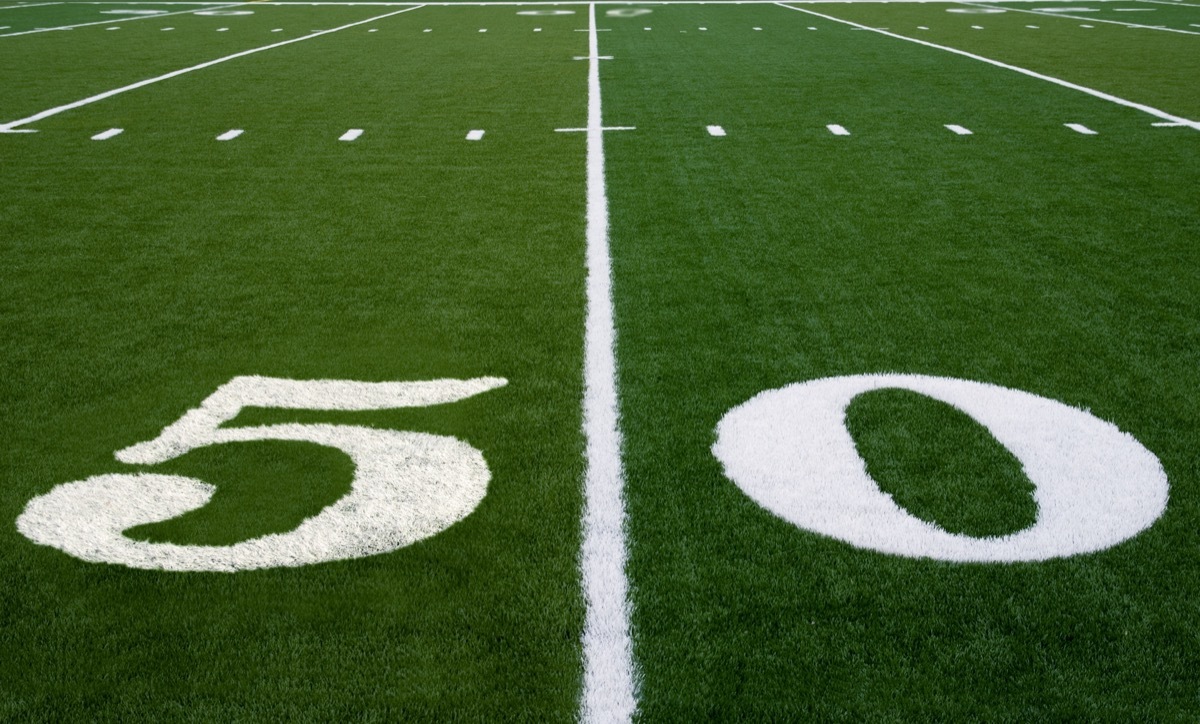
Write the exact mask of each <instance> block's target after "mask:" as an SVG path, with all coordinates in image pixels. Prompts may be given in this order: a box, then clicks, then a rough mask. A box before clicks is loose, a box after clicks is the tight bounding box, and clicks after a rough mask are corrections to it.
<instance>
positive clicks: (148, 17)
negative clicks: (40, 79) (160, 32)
mask: <svg viewBox="0 0 1200 724" xmlns="http://www.w3.org/2000/svg"><path fill="white" fill-rule="evenodd" d="M248 4H249V3H242V2H239V3H227V4H225V5H218V6H217V7H215V8H209V9H210V10H221V9H224V8H236V7H240V6H242V5H248ZM194 12H196V10H195V9H194V8H193V9H191V10H176V11H175V12H173V13H159V14H158V15H134V16H131V17H126V18H123V17H111V18H109V19H108V20H97V21H95V22H93V23H78V24H76V25H59V26H56V27H53V28H34V29H33V30H22V31H20V32H18V33H4V34H3V35H0V38H15V37H17V36H18V35H33V34H34V33H52V32H54V31H56V30H72V29H74V28H86V27H88V26H89V25H112V24H114V23H128V22H131V21H133V20H152V19H154V18H169V17H171V16H172V15H187V14H188V13H194Z"/></svg>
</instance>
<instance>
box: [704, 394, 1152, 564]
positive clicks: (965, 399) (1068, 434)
mask: <svg viewBox="0 0 1200 724" xmlns="http://www.w3.org/2000/svg"><path fill="white" fill-rule="evenodd" d="M882 389H904V390H911V391H913V392H917V393H919V394H922V395H925V396H927V397H931V398H933V399H935V400H940V401H942V402H944V403H946V404H949V405H952V406H953V407H955V408H958V409H959V410H961V411H962V412H964V413H966V414H967V415H969V416H970V417H972V418H973V419H974V420H975V421H976V422H978V423H979V424H981V425H983V426H984V427H986V428H987V429H988V431H989V432H991V433H992V435H993V436H994V437H995V438H996V440H997V441H998V442H999V443H1000V444H1001V445H1003V446H1004V447H1005V448H1007V449H1008V451H1009V452H1011V453H1012V454H1013V455H1014V456H1015V457H1016V458H1017V460H1019V461H1020V462H1021V465H1022V468H1023V470H1024V471H1025V474H1026V475H1027V476H1028V477H1029V480H1030V481H1031V482H1032V483H1033V485H1034V487H1035V490H1034V493H1033V498H1034V501H1035V502H1036V503H1037V507H1038V512H1037V519H1036V520H1035V521H1034V523H1033V525H1032V526H1030V527H1028V528H1026V529H1024V530H1021V531H1018V532H1016V533H1013V534H1011V535H1005V536H999V537H994V538H975V537H972V536H967V535H961V534H956V533H950V532H948V531H946V530H945V529H943V528H941V527H939V526H937V525H936V524H933V523H929V522H926V521H923V520H921V519H919V518H917V517H915V516H913V515H911V514H910V513H909V512H908V511H906V510H904V509H903V508H901V507H900V506H898V505H897V504H896V503H895V502H894V501H893V500H892V497H891V496H890V495H888V494H886V493H884V492H883V491H882V490H880V489H879V486H878V484H876V482H875V481H874V479H872V478H871V476H870V475H869V474H868V473H867V468H866V463H865V462H864V461H863V459H862V457H860V456H859V454H858V451H857V449H856V448H855V446H854V440H853V438H852V437H851V436H850V433H849V431H848V430H847V429H846V409H847V407H848V406H849V405H850V403H851V401H852V400H853V399H854V398H855V397H857V396H858V395H860V394H862V393H864V392H869V391H871V390H882ZM712 451H713V454H714V455H715V456H716V457H717V459H718V460H720V461H721V464H722V465H723V466H724V469H725V474H726V476H728V477H729V478H730V480H732V481H733V482H734V483H735V484H736V485H737V486H738V487H739V488H741V489H742V491H743V492H745V493H746V495H748V496H749V497H750V498H751V499H753V500H754V501H755V502H756V503H758V504H759V505H761V506H763V507H764V508H766V509H767V510H769V511H771V512H772V513H774V514H775V515H777V516H779V517H780V518H783V519H784V520H786V521H788V522H790V523H792V524H794V525H796V526H798V527H800V528H803V529H805V530H808V531H812V532H814V533H819V534H821V535H825V536H829V537H831V538H835V539H837V540H840V541H844V542H846V543H850V544H851V545H854V546H857V547H859V548H866V549H868V550H874V551H879V552H881V553H889V554H892V555H899V556H906V557H911V558H934V559H938V560H944V561H957V562H964V563H966V562H1015V561H1041V560H1046V559H1050V558H1063V557H1067V556H1073V555H1079V554H1082V553H1092V552H1095V551H1101V550H1104V549H1106V548H1110V547H1112V546H1115V545H1117V544H1118V543H1121V542H1122V541H1125V540H1128V539H1129V538H1132V537H1133V536H1135V535H1137V534H1138V533H1140V532H1142V531H1143V530H1145V529H1146V528H1149V527H1150V526H1151V525H1152V524H1153V523H1154V521H1155V520H1157V519H1158V517H1159V516H1160V515H1162V513H1163V510H1165V509H1166V505H1167V495H1168V483H1167V475H1166V473H1165V472H1164V470H1163V468H1162V465H1161V464H1160V463H1159V461H1158V458H1156V457H1155V456H1154V454H1153V453H1151V452H1150V451H1149V450H1147V449H1146V448H1145V447H1143V446H1142V445H1141V444H1140V443H1139V442H1138V441H1137V440H1136V439H1134V438H1133V436H1132V435H1129V434H1128V433H1124V432H1122V431H1121V430H1119V429H1118V428H1117V427H1116V426H1115V425H1113V424H1111V423H1109V422H1105V421H1103V420H1100V419H1098V418H1096V417H1094V416H1093V415H1091V414H1089V413H1087V412H1084V411H1083V410H1079V409H1076V408H1074V407H1069V406H1067V405H1064V404H1062V403H1061V402H1057V401H1055V400H1049V399H1046V398H1044V397H1039V396H1037V395H1033V394H1030V393H1028V392H1023V391H1020V390H1013V389H1009V388H1005V387H1000V386H998V385H992V384H987V383H983V382H971V381H967V380H957V379H950V378H945V377H926V376H922V375H890V374H883V375H855V376H849V377H831V378H827V379H821V380H813V381H810V382H804V383H799V384H794V385H789V386H787V387H782V388H779V389H775V390H769V391H767V392H763V393H760V394H759V395H757V396H755V397H754V398H752V399H751V400H749V401H747V402H745V403H743V404H741V405H739V406H737V407H735V408H733V409H732V410H730V411H729V412H728V413H726V414H725V416H724V417H723V418H721V421H720V423H719V424H718V425H717V441H716V443H715V444H714V445H713V448H712Z"/></svg>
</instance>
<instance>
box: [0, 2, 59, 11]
mask: <svg viewBox="0 0 1200 724" xmlns="http://www.w3.org/2000/svg"><path fill="white" fill-rule="evenodd" d="M62 4H63V3H29V4H28V5H5V6H4V7H2V8H0V10H18V9H20V8H44V7H46V6H48V5H62Z"/></svg>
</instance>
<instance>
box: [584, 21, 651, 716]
mask: <svg viewBox="0 0 1200 724" xmlns="http://www.w3.org/2000/svg"><path fill="white" fill-rule="evenodd" d="M588 57H589V59H590V60H589V61H588V119H587V324H586V329H585V333H584V358H583V359H584V361H583V376H584V393H583V433H584V437H585V439H586V441H587V471H586V473H585V477H584V514H583V549H582V551H580V561H579V567H580V571H581V573H582V577H583V596H584V603H585V605H586V612H585V617H584V625H583V701H582V702H581V703H582V712H581V713H580V719H581V720H582V721H583V722H584V723H585V724H600V723H601V722H603V723H604V724H608V723H609V722H629V721H632V719H633V715H634V712H635V711H636V710H637V698H636V694H635V692H634V688H635V687H634V679H635V674H634V664H633V640H632V636H631V634H630V624H629V620H630V603H629V594H628V586H629V584H628V581H627V580H626V578H625V561H626V558H627V556H628V553H627V551H626V544H625V495H624V487H625V474H624V471H623V470H622V465H621V430H620V427H619V412H618V401H617V361H616V343H617V333H616V327H615V323H614V320H613V301H612V259H611V258H610V256H609V247H608V194H607V191H606V190H605V181H604V124H603V122H602V120H601V118H602V116H601V112H600V60H599V58H600V52H599V41H598V40H597V33H596V5H595V3H592V4H590V5H588Z"/></svg>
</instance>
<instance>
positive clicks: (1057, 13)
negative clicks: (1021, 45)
mask: <svg viewBox="0 0 1200 724" xmlns="http://www.w3.org/2000/svg"><path fill="white" fill-rule="evenodd" d="M973 6H975V7H991V6H988V5H983V4H982V3H973ZM1008 9H1009V10H1012V11H1013V12H1016V13H1028V14H1030V15H1050V16H1053V17H1057V18H1067V19H1070V20H1087V21H1088V22H1089V23H1107V24H1109V25H1123V26H1125V27H1127V28H1143V29H1145V30H1163V31H1166V32H1168V33H1181V34H1183V35H1200V33H1197V32H1196V31H1194V30H1181V29H1179V28H1168V27H1165V26H1163V25H1141V24H1139V23H1126V22H1123V21H1121V20H1106V19H1104V18H1080V17H1077V16H1075V15H1073V14H1071V13H1080V12H1091V13H1094V12H1100V11H1099V10H1097V9H1096V8H1034V9H1032V10H1026V9H1025V8H1008ZM1079 27H1081V28H1094V27H1096V26H1094V25H1080V26H1079Z"/></svg>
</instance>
